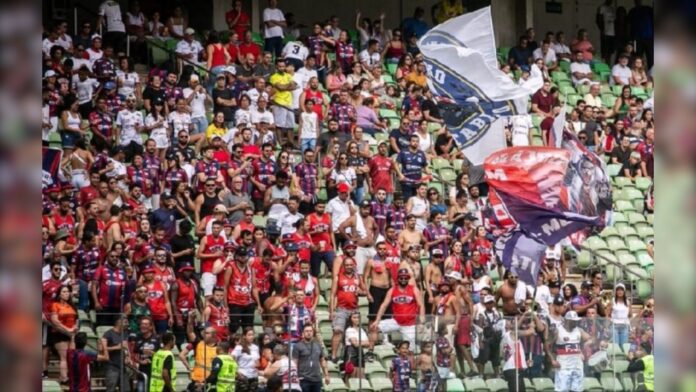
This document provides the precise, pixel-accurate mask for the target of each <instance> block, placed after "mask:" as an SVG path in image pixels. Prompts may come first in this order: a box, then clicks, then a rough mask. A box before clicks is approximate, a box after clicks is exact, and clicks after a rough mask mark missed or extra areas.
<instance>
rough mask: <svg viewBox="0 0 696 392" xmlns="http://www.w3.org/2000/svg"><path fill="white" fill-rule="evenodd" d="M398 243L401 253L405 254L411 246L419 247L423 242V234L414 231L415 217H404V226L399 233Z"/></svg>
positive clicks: (409, 215)
mask: <svg viewBox="0 0 696 392" xmlns="http://www.w3.org/2000/svg"><path fill="white" fill-rule="evenodd" d="M398 241H399V245H400V246H401V253H406V252H407V251H408V248H409V246H411V245H420V244H422V243H423V242H424V240H423V232H422V231H420V230H416V216H415V215H411V214H408V215H406V225H405V227H404V229H403V230H402V231H401V233H399V240H398Z"/></svg>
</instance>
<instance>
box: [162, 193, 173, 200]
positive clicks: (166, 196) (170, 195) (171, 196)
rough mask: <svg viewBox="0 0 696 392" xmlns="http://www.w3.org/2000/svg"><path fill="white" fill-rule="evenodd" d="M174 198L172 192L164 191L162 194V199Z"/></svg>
mask: <svg viewBox="0 0 696 392" xmlns="http://www.w3.org/2000/svg"><path fill="white" fill-rule="evenodd" d="M173 198H174V195H172V194H171V193H169V192H164V193H163V194H162V200H169V199H173Z"/></svg>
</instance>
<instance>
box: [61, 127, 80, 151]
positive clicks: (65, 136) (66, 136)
mask: <svg viewBox="0 0 696 392" xmlns="http://www.w3.org/2000/svg"><path fill="white" fill-rule="evenodd" d="M80 137H81V136H80V134H79V133H77V132H73V131H66V130H62V131H60V141H61V143H62V145H63V148H70V149H72V148H75V143H76V142H77V139H79V138H80Z"/></svg>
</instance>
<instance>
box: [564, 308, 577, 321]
mask: <svg viewBox="0 0 696 392" xmlns="http://www.w3.org/2000/svg"><path fill="white" fill-rule="evenodd" d="M565 319H566V320H569V321H580V316H578V314H577V312H575V311H574V310H570V311H568V313H566V314H565Z"/></svg>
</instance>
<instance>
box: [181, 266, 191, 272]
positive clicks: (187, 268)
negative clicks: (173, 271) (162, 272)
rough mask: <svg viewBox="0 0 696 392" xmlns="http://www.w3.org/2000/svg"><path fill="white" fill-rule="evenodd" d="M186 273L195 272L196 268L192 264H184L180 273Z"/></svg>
mask: <svg viewBox="0 0 696 392" xmlns="http://www.w3.org/2000/svg"><path fill="white" fill-rule="evenodd" d="M184 271H194V268H193V266H192V265H191V264H184V265H182V266H181V267H179V272H184Z"/></svg>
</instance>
